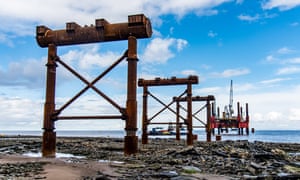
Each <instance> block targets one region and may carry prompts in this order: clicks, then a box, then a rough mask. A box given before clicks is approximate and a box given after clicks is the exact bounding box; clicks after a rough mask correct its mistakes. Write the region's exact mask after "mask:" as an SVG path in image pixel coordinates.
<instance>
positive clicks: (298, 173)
mask: <svg viewBox="0 0 300 180" xmlns="http://www.w3.org/2000/svg"><path fill="white" fill-rule="evenodd" d="M40 149H41V137H35V136H15V137H14V136H9V137H1V138H0V163H1V167H0V179H14V178H15V179H18V178H19V179H22V178H23V179H24V178H25V179H26V178H27V179H47V175H46V174H45V166H47V165H48V164H49V163H51V160H49V158H48V159H47V158H39V159H37V160H34V159H33V160H32V159H31V161H30V162H26V161H25V162H5V161H4V160H3V159H4V158H5V157H7V156H9V155H23V156H24V154H25V153H29V152H30V153H39V152H40ZM57 153H67V154H72V155H74V156H70V157H68V158H65V159H64V162H67V164H68V165H70V166H78V167H79V168H80V167H85V168H86V169H89V168H90V169H94V170H95V171H93V173H87V174H81V175H80V177H79V179H86V180H87V179H120V180H122V179H124V180H125V179H173V180H176V179H188V180H192V179H300V144H291V143H265V142H248V141H219V142H210V143H207V142H195V143H194V146H193V147H187V146H186V145H185V141H179V142H178V141H175V140H174V139H150V140H149V144H147V145H142V144H141V143H139V153H138V154H136V155H133V156H124V155H123V139H119V138H103V137H101V138H95V137H92V138H88V137H84V138H80V137H78V138H77V137H58V138H57ZM54 159H55V158H54ZM97 164H99V165H106V166H107V167H109V169H110V170H107V171H102V170H99V169H97V168H96V166H97Z"/></svg>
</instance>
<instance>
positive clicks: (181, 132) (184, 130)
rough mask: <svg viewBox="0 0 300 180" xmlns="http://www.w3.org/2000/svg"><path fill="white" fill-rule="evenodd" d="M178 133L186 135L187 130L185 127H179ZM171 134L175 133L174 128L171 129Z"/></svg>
mask: <svg viewBox="0 0 300 180" xmlns="http://www.w3.org/2000/svg"><path fill="white" fill-rule="evenodd" d="M179 133H180V135H186V134H187V130H186V129H185V128H180V130H179ZM171 135H176V129H174V130H172V131H171Z"/></svg>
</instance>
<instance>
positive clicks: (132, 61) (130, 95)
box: [124, 36, 138, 155]
mask: <svg viewBox="0 0 300 180" xmlns="http://www.w3.org/2000/svg"><path fill="white" fill-rule="evenodd" d="M137 61H138V58H137V40H136V38H135V37H133V36H130V37H129V38H128V57H127V62H128V72H127V102H126V112H127V118H126V127H125V131H126V136H125V144H124V153H125V155H130V154H135V153H137V151H138V137H137V136H136V131H137V101H136V91H137V89H136V87H137V86H136V84H137V82H136V80H137Z"/></svg>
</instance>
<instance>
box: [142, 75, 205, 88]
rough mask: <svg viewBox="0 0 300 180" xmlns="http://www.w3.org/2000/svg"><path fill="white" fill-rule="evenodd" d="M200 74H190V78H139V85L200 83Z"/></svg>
mask: <svg viewBox="0 0 300 180" xmlns="http://www.w3.org/2000/svg"><path fill="white" fill-rule="evenodd" d="M198 82H199V81H198V76H189V77H188V78H176V77H172V78H170V79H169V78H167V79H161V78H155V79H153V80H145V79H139V81H138V85H139V86H168V85H186V84H198Z"/></svg>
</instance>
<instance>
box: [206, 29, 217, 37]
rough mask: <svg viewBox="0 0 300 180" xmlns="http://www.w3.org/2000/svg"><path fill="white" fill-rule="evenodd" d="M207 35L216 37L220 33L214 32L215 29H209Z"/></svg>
mask: <svg viewBox="0 0 300 180" xmlns="http://www.w3.org/2000/svg"><path fill="white" fill-rule="evenodd" d="M207 35H208V37H211V38H214V37H216V36H217V35H218V34H217V33H215V32H213V31H209V32H208V34H207Z"/></svg>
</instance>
